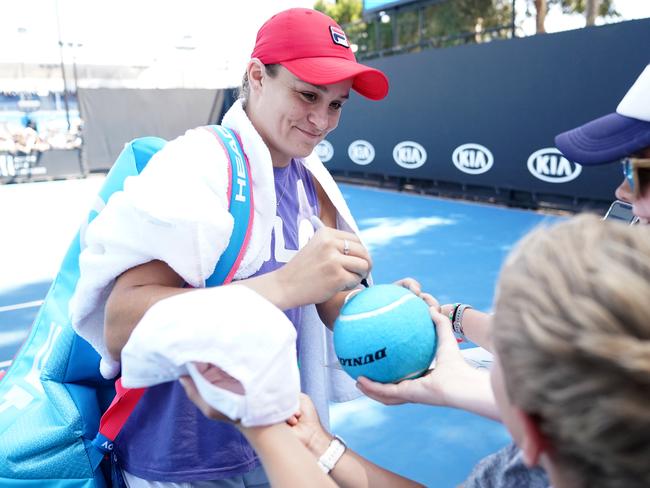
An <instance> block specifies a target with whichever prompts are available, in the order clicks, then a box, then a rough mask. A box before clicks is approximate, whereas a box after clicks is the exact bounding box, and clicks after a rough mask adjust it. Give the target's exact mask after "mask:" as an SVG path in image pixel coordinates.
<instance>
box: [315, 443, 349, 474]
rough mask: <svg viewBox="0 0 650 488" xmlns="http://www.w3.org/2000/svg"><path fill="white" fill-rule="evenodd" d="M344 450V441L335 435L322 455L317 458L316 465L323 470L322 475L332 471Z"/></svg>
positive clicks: (345, 447)
mask: <svg viewBox="0 0 650 488" xmlns="http://www.w3.org/2000/svg"><path fill="white" fill-rule="evenodd" d="M346 449H347V446H346V445H345V441H344V440H343V439H341V438H340V437H339V436H337V435H335V436H334V438H333V439H332V441H331V442H330V445H329V446H327V449H326V450H325V452H324V453H323V455H322V456H321V457H320V458H318V465H319V466H320V469H322V470H323V473H325V474H328V473H329V472H330V471H332V470H333V469H334V466H335V465H336V463H337V462H338V461H339V459H341V456H343V453H344V452H345V450H346Z"/></svg>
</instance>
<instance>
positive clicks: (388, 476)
mask: <svg viewBox="0 0 650 488" xmlns="http://www.w3.org/2000/svg"><path fill="white" fill-rule="evenodd" d="M288 423H289V425H291V426H292V429H293V432H294V434H295V435H296V437H297V438H298V439H300V441H301V442H302V443H303V444H304V445H305V446H306V447H307V449H309V452H311V454H312V462H314V461H315V460H317V459H318V458H319V457H320V456H322V455H323V453H324V452H325V451H326V449H327V447H328V446H329V444H330V442H331V441H332V438H333V436H332V435H331V434H330V433H329V432H327V431H326V430H325V428H324V427H323V426H322V424H321V423H320V420H319V418H318V413H317V412H316V408H315V407H314V404H313V403H312V401H311V399H310V398H309V397H308V396H307V395H304V394H302V395H301V398H300V412H298V413H297V414H296V415H295V417H293V418H291V419H289V421H288ZM329 474H330V476H331V477H332V478H333V479H334V481H336V483H337V485H338V486H343V487H349V488H369V487H379V488H382V487H386V488H389V487H390V488H392V487H396V488H413V487H421V486H422V485H421V484H419V483H417V482H415V481H413V480H410V479H408V478H404V477H403V476H400V475H399V474H397V473H393V472H392V471H389V470H387V469H384V468H382V467H381V466H378V465H376V464H374V463H372V462H370V461H369V460H367V459H366V458H364V457H362V456H360V455H359V454H357V453H355V452H354V451H353V450H352V449H350V448H349V447H348V448H347V449H346V450H345V452H344V453H343V456H341V458H340V459H339V461H338V462H337V463H336V465H335V466H334V468H333V469H332V471H330V473H329Z"/></svg>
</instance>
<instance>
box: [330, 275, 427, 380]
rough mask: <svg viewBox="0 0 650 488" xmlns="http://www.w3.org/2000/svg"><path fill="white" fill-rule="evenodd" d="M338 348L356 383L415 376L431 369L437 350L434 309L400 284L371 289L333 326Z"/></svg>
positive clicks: (353, 301) (351, 303)
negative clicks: (431, 311) (361, 378)
mask: <svg viewBox="0 0 650 488" xmlns="http://www.w3.org/2000/svg"><path fill="white" fill-rule="evenodd" d="M334 349H335V350H336V355H337V356H338V358H339V362H340V363H341V366H342V367H343V369H344V370H345V371H346V372H347V373H348V374H349V375H350V376H352V377H353V378H354V379H356V378H357V377H358V376H366V377H367V378H370V379H371V380H374V381H379V382H382V383H395V382H397V381H400V380H403V379H408V378H416V377H418V376H420V375H421V374H423V373H424V372H425V371H426V370H427V369H428V368H429V366H430V365H431V361H433V357H434V355H435V351H436V332H435V327H434V325H433V321H432V320H431V315H430V314H429V307H428V306H427V304H426V303H425V302H424V301H423V300H422V299H420V298H419V297H418V296H417V295H415V294H413V293H412V292H411V291H409V290H407V289H406V288H403V287H401V286H397V285H376V286H371V287H370V288H367V289H365V290H363V291H361V292H359V293H357V294H356V295H354V296H353V297H352V298H350V300H349V301H348V302H347V303H346V304H345V305H344V306H343V308H342V309H341V314H340V315H339V317H338V319H337V320H336V322H335V323H334Z"/></svg>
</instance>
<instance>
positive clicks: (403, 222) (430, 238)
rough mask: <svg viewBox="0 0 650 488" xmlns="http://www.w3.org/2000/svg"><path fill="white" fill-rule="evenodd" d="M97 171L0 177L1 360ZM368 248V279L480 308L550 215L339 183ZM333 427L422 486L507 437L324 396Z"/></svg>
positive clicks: (26, 320)
mask: <svg viewBox="0 0 650 488" xmlns="http://www.w3.org/2000/svg"><path fill="white" fill-rule="evenodd" d="M102 180H103V179H102V178H101V177H91V178H88V179H86V180H70V181H57V182H46V183H26V184H21V185H9V186H1V187H0V206H1V208H2V209H3V224H4V225H3V229H2V239H0V256H2V265H1V267H0V369H2V368H3V367H6V366H7V364H8V363H9V361H10V360H11V358H12V357H13V355H14V353H15V352H16V350H17V349H18V347H19V346H20V344H21V343H22V341H23V340H24V339H25V337H26V336H27V333H28V329H29V326H30V325H31V322H32V321H33V319H34V317H35V315H36V312H37V311H38V304H39V302H40V300H42V299H43V298H44V296H45V293H46V292H47V289H48V287H49V284H50V282H51V280H52V279H53V277H54V275H55V273H56V271H57V269H58V266H59V262H60V260H61V259H62V257H63V254H64V253H65V251H66V249H67V246H68V243H69V241H70V240H71V239H72V237H73V235H74V233H75V232H76V230H77V228H78V225H79V223H80V222H81V219H82V218H83V216H84V215H85V214H86V211H87V209H88V208H89V206H90V204H91V202H92V201H93V197H94V195H95V193H96V191H97V190H98V189H99V187H100V185H101V183H102ZM342 189H343V192H344V195H345V197H346V198H347V200H348V202H349V204H350V207H351V208H352V211H353V214H354V215H355V216H356V218H357V220H358V223H359V226H360V228H361V229H362V231H363V237H364V240H365V242H366V243H367V244H368V245H369V247H370V249H371V251H372V257H373V260H374V269H373V276H374V280H375V282H376V283H388V282H392V281H395V280H397V279H400V278H403V277H406V276H410V277H413V278H416V279H417V280H419V281H420V283H421V284H422V287H423V289H424V290H425V291H427V292H429V293H431V294H433V295H434V296H436V297H437V298H438V299H439V301H440V302H441V303H446V302H455V301H462V302H467V303H471V304H473V305H474V306H475V307H476V308H478V309H482V310H489V309H490V306H491V302H492V296H493V289H494V284H495V281H496V279H497V275H498V271H499V267H500V265H501V262H502V261H503V259H504V257H505V256H506V254H507V252H508V251H509V250H510V248H511V247H512V245H513V244H514V243H515V242H516V241H517V240H518V239H519V238H520V237H521V236H523V235H524V234H525V233H526V232H527V231H529V230H530V229H532V228H533V227H535V226H536V225H539V224H540V223H542V222H545V221H546V222H550V221H553V220H556V219H557V217H552V216H545V215H542V214H538V213H534V212H529V211H522V210H513V209H506V208H499V207H493V206H488V205H481V204H474V203H465V202H458V201H449V200H442V199H437V198H431V197H425V196H418V195H412V194H406V193H397V192H392V191H384V190H378V189H371V188H360V187H355V186H351V185H342ZM331 416H332V430H333V431H334V432H335V433H337V434H339V435H340V436H341V437H343V438H344V439H345V440H346V441H347V442H348V444H349V445H350V446H351V447H352V448H353V449H355V450H356V451H358V452H359V453H361V454H363V455H365V456H366V457H368V458H370V459H371V460H372V461H374V462H376V463H378V464H380V465H382V466H384V467H387V468H389V469H392V470H394V471H397V472H399V473H401V474H403V475H405V476H408V477H411V478H413V479H416V480H417V481H420V482H422V483H424V484H426V485H427V486H436V487H452V486H456V485H458V484H459V483H461V482H462V481H463V479H464V478H465V477H466V476H467V474H468V473H469V471H470V470H471V468H472V467H473V466H474V464H475V463H476V462H477V461H478V460H479V459H480V458H482V457H483V456H485V455H487V454H489V453H491V452H493V451H495V450H496V449H498V448H500V447H501V446H503V445H505V444H506V443H507V442H508V441H509V437H508V435H507V433H506V431H505V430H504V428H503V427H502V426H501V425H500V424H498V423H496V422H492V421H489V420H485V419H482V418H480V417H478V416H475V415H471V414H468V413H465V412H461V411H456V410H452V409H446V408H439V407H427V406H419V405H401V406H390V407H387V406H383V405H381V404H378V403H377V402H374V401H372V400H369V399H367V398H362V399H359V400H355V401H353V402H348V403H345V404H337V405H333V407H332V412H331Z"/></svg>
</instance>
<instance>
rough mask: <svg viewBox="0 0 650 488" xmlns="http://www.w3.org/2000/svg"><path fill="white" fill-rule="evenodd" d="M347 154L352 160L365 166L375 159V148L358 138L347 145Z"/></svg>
mask: <svg viewBox="0 0 650 488" xmlns="http://www.w3.org/2000/svg"><path fill="white" fill-rule="evenodd" d="M348 156H350V159H351V160H352V161H353V162H355V163H357V164H360V165H361V166H365V165H366V164H370V163H372V161H373V160H374V159H375V148H374V147H372V144H370V143H369V142H368V141H364V140H361V139H359V140H358V141H354V142H353V143H352V144H350V145H349V146H348Z"/></svg>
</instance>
